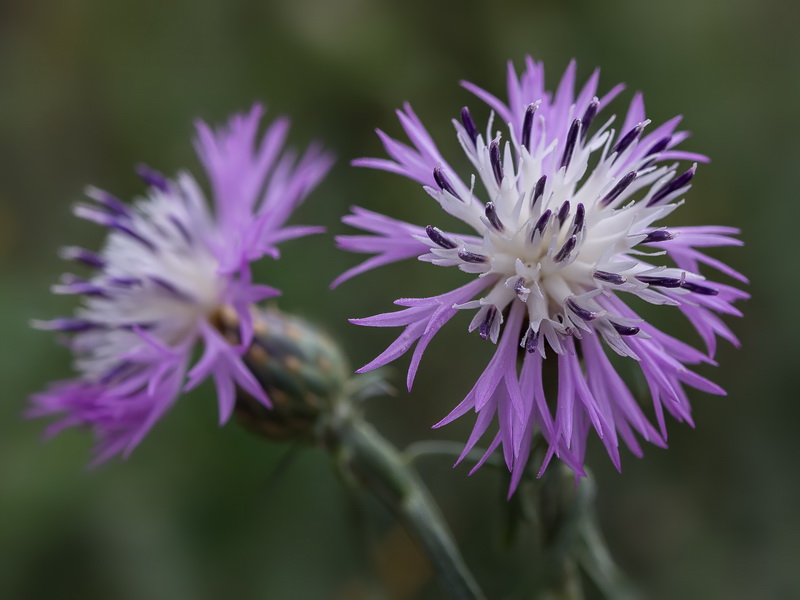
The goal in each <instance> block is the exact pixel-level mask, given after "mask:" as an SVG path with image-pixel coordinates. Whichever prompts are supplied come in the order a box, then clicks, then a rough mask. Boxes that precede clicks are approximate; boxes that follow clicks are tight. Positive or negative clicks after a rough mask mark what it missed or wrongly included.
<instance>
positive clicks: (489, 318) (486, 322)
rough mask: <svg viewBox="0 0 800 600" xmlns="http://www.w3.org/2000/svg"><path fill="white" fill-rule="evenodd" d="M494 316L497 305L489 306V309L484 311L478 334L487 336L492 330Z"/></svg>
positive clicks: (485, 337) (495, 316)
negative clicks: (484, 314)
mask: <svg viewBox="0 0 800 600" xmlns="http://www.w3.org/2000/svg"><path fill="white" fill-rule="evenodd" d="M496 318H497V307H496V306H491V307H489V310H487V311H486V316H485V317H484V319H483V323H481V326H480V328H479V329H478V334H479V335H480V336H481V337H482V338H483V339H488V338H489V333H490V332H491V330H492V324H493V323H494V320H495V319H496Z"/></svg>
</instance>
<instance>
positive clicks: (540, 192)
mask: <svg viewBox="0 0 800 600" xmlns="http://www.w3.org/2000/svg"><path fill="white" fill-rule="evenodd" d="M545 185H547V175H542V176H541V177H539V181H537V182H536V186H535V187H534V188H533V199H532V200H531V208H533V207H534V206H536V203H537V202H539V200H541V199H542V197H543V196H544V186H545Z"/></svg>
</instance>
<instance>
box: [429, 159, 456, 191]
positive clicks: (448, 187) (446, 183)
mask: <svg viewBox="0 0 800 600" xmlns="http://www.w3.org/2000/svg"><path fill="white" fill-rule="evenodd" d="M433 180H434V181H435V182H436V185H438V186H439V189H440V190H442V191H445V192H447V193H448V194H450V195H451V196H455V197H456V198H458V194H456V191H455V189H453V186H452V184H451V183H450V180H449V179H447V175H445V174H444V171H442V165H436V166H435V167H434V169H433Z"/></svg>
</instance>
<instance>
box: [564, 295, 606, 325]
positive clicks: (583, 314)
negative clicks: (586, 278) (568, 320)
mask: <svg viewBox="0 0 800 600" xmlns="http://www.w3.org/2000/svg"><path fill="white" fill-rule="evenodd" d="M566 304H567V306H568V307H569V309H570V310H571V311H572V312H574V313H575V314H576V315H578V316H579V317H580V318H581V319H583V320H584V321H593V320H594V319H596V318H597V317H599V316H600V313H598V312H594V311H591V310H588V309H586V308H583V307H582V306H581V305H580V304H578V303H577V302H575V300H574V299H573V298H567V302H566Z"/></svg>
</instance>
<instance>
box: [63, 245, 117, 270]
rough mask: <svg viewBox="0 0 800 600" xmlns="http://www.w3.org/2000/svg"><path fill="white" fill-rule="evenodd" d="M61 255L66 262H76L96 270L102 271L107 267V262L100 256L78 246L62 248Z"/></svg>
mask: <svg viewBox="0 0 800 600" xmlns="http://www.w3.org/2000/svg"><path fill="white" fill-rule="evenodd" d="M60 254H61V258H63V259H65V260H74V261H76V262H80V263H83V264H84V265H87V266H89V267H94V268H96V269H102V268H103V267H105V266H106V262H105V261H104V260H103V259H102V258H100V256H99V255H98V254H95V253H94V252H91V251H89V250H85V249H84V248H79V247H77V246H69V247H67V248H62V250H61V253H60Z"/></svg>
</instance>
